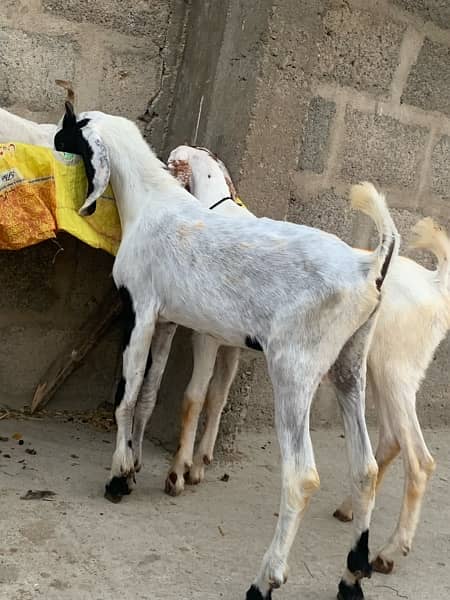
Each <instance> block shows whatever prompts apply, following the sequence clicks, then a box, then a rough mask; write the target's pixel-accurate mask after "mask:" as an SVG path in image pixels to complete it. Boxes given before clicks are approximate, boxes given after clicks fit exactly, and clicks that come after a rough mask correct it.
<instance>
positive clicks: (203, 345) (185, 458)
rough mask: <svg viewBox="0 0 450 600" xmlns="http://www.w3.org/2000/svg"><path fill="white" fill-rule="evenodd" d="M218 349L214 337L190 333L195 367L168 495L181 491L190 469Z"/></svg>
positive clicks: (183, 412) (170, 474) (172, 467)
mask: <svg viewBox="0 0 450 600" xmlns="http://www.w3.org/2000/svg"><path fill="white" fill-rule="evenodd" d="M218 349H219V343H218V341H217V340H216V339H215V338H213V337H211V336H209V335H201V334H198V333H194V334H193V336H192V350H193V358H194V368H193V372H192V377H191V380H190V382H189V384H188V386H187V388H186V391H185V393H184V398H183V406H182V420H181V434H180V443H179V446H178V450H177V453H176V454H175V456H174V459H173V462H172V466H171V467H170V469H169V474H168V475H167V478H166V485H165V490H166V492H167V493H168V494H170V495H171V496H177V495H178V494H181V492H182V491H183V490H184V475H185V473H187V472H188V471H189V469H190V468H191V467H192V455H193V453H194V443H195V434H196V432H197V425H198V419H199V416H200V413H201V410H202V408H203V404H204V402H205V397H206V392H207V390H208V385H209V382H210V380H211V376H212V374H213V370H214V364H215V362H216V356H217V351H218Z"/></svg>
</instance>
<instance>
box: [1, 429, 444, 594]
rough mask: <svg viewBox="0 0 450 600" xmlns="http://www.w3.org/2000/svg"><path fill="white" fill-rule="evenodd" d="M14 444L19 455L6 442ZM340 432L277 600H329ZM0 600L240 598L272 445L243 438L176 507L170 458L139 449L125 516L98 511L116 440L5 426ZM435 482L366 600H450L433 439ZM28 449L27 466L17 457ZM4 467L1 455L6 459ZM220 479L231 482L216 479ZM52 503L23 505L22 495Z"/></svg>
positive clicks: (339, 539) (266, 507)
mask: <svg viewBox="0 0 450 600" xmlns="http://www.w3.org/2000/svg"><path fill="white" fill-rule="evenodd" d="M14 433H20V434H22V436H23V442H24V443H23V444H22V445H19V442H18V441H16V440H14V439H13V438H12V436H13V434H14ZM340 433H341V432H340V431H338V430H331V431H317V432H314V433H313V441H314V446H315V449H316V453H317V463H318V467H319V472H320V475H321V480H322V488H321V491H320V492H319V493H318V494H317V496H316V497H315V499H314V501H313V502H312V504H311V506H310V509H309V512H308V513H307V516H306V519H305V520H304V522H303V526H302V527H301V530H300V534H299V536H298V538H297V540H296V543H295V545H294V548H293V551H292V554H291V558H290V577H289V581H288V583H287V584H286V586H284V588H283V589H282V590H280V591H278V592H277V593H274V600H275V599H277V598H280V600H281V598H283V599H285V600H288V599H289V600H293V599H296V600H298V599H300V598H301V599H302V600H313V599H315V600H318V599H320V600H332V599H333V598H335V595H336V586H337V583H338V581H339V576H340V573H341V571H342V567H343V565H344V561H345V556H346V553H347V550H348V545H349V541H350V526H349V525H345V524H342V523H339V522H337V521H336V520H334V519H333V518H332V517H331V513H332V512H333V509H334V508H335V507H336V505H337V503H338V502H339V500H340V498H341V497H342V495H343V491H344V488H345V473H346V468H345V461H344V440H343V439H342V438H341V437H340ZM0 436H6V437H8V438H9V440H8V441H0V450H1V454H0V481H1V488H0V598H2V599H5V600H6V599H8V600H31V599H35V598H36V599H42V600H64V599H73V600H116V599H117V600H118V599H119V598H120V599H124V600H140V599H145V600H175V599H177V600H191V599H192V600H212V599H216V598H223V599H226V600H240V599H243V598H244V596H245V594H244V592H245V590H246V589H247V587H248V585H249V583H250V582H251V580H252V578H253V576H254V574H255V572H256V570H257V568H258V565H259V561H260V558H261V556H262V554H263V552H264V550H265V548H266V546H267V545H268V543H269V541H270V538H271V535H272V532H273V528H274V526H275V516H274V513H275V512H276V511H277V509H278V497H279V469H278V464H277V462H278V455H277V447H276V443H275V441H274V438H273V435H272V434H266V435H254V434H252V435H248V436H243V437H242V438H241V439H240V440H239V445H240V449H241V451H242V455H241V457H240V459H239V460H238V461H236V462H234V463H233V464H219V465H217V464H216V465H215V466H213V467H211V468H210V470H209V472H208V474H207V481H206V482H205V483H204V484H203V485H201V486H198V487H195V488H192V487H191V488H187V490H186V492H185V494H184V495H183V496H181V497H179V498H175V499H174V498H170V497H168V496H166V495H164V493H163V491H162V488H163V481H164V476H165V472H166V469H167V465H168V460H169V455H168V453H167V452H166V451H164V450H163V449H162V448H161V447H156V446H154V445H152V444H151V443H150V442H147V443H146V448H145V466H144V470H143V471H142V472H141V473H140V475H139V479H138V487H137V489H136V490H135V491H134V492H133V494H132V495H131V496H129V497H127V498H125V499H124V500H123V501H122V503H121V504H117V505H113V504H110V503H109V502H107V501H106V500H104V499H103V484H104V480H105V478H106V477H107V469H108V468H109V462H110V458H111V453H112V448H113V445H112V442H113V433H104V432H99V431H96V430H94V429H92V428H91V427H90V426H88V425H82V424H76V423H64V422H58V421H52V420H48V419H47V420H42V421H30V420H25V421H22V420H19V421H15V420H10V419H8V420H3V421H0ZM426 437H427V440H428V442H429V445H430V447H431V449H432V451H433V453H434V454H435V455H436V457H437V460H438V470H437V472H436V474H435V476H434V479H433V481H432V485H431V489H430V493H429V494H428V496H427V499H426V503H425V508H424V511H423V518H422V522H421V526H420V527H419V532H418V535H417V538H416V544H415V547H414V549H413V551H412V553H411V555H410V556H409V557H408V558H406V559H401V560H400V561H399V562H398V563H397V565H396V569H395V572H394V574H392V575H390V576H384V575H379V574H375V575H374V576H373V577H372V579H371V580H370V581H365V582H364V589H365V593H366V598H367V599H368V600H375V599H376V600H391V599H395V598H409V599H414V600H437V599H444V598H449V597H450V573H449V566H450V503H449V499H448V498H449V488H448V481H449V480H450V465H449V460H448V457H449V450H450V436H449V432H448V431H428V432H427V435H426ZM31 448H33V449H35V450H36V454H35V455H30V454H28V453H26V452H25V450H26V449H31ZM7 455H9V457H8V456H7ZM224 473H228V474H229V481H228V482H223V481H220V478H221V476H223V475H224ZM401 486H402V482H401V470H400V465H399V464H397V465H396V466H395V467H394V469H393V470H392V472H391V474H390V475H389V476H388V478H387V480H386V484H385V486H384V488H383V491H382V493H381V494H380V496H379V498H378V502H377V508H376V510H375V513H374V519H373V527H372V530H371V536H372V537H371V545H372V548H375V547H376V546H377V545H378V544H380V543H381V542H382V541H383V540H384V539H385V538H386V537H387V536H388V534H389V533H390V530H391V529H392V528H393V526H394V523H395V520H396V518H397V513H398V508H399V497H400V494H401ZM29 489H33V490H51V491H53V492H55V493H56V495H55V496H54V498H53V499H51V500H47V501H45V500H29V501H26V500H21V499H20V496H22V495H23V494H24V493H25V492H26V491H27V490H29Z"/></svg>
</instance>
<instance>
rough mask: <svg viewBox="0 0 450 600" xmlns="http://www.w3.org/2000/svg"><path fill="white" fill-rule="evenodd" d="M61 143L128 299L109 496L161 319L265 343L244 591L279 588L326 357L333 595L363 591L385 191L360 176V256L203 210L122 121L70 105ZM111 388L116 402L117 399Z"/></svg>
mask: <svg viewBox="0 0 450 600" xmlns="http://www.w3.org/2000/svg"><path fill="white" fill-rule="evenodd" d="M55 147H56V149H57V150H59V151H66V152H72V153H77V154H81V155H82V156H83V159H84V162H85V167H86V173H87V176H88V195H87V199H86V202H85V203H84V204H83V206H82V208H81V209H80V214H82V215H87V214H91V213H92V212H93V211H94V210H95V202H96V200H97V198H98V197H99V196H100V194H101V193H102V192H103V191H104V189H105V188H106V186H107V184H108V180H109V178H111V183H112V186H113V189H114V194H115V198H116V202H117V207H118V211H119V214H120V219H121V224H122V232H123V238H122V243H121V245H120V248H119V251H118V254H117V258H116V261H115V264H114V269H113V276H114V280H115V282H116V284H117V286H118V287H119V288H121V289H122V293H123V296H124V298H125V299H127V301H128V305H129V314H130V319H129V328H128V338H129V339H128V344H127V345H126V347H125V349H124V353H123V379H122V382H121V385H120V386H119V398H118V400H119V403H118V405H117V408H116V411H115V415H116V420H117V428H118V431H117V444H116V450H115V452H114V456H113V463H112V472H111V479H110V481H109V483H108V484H107V490H106V493H107V495H108V496H110V497H112V498H113V499H114V498H115V497H116V496H117V495H120V494H121V493H123V491H126V490H127V487H128V486H127V479H128V478H130V477H132V476H133V473H134V470H135V465H134V459H135V457H134V454H133V447H132V445H133V444H132V435H133V432H132V427H133V417H134V412H135V406H136V402H137V399H138V395H139V391H140V388H141V385H142V382H143V379H144V376H145V372H146V365H147V367H149V368H150V369H151V365H150V362H149V361H148V356H149V351H150V347H151V344H152V337H153V334H154V330H155V325H156V323H157V320H158V319H163V320H165V321H169V322H174V323H179V324H182V325H184V326H186V327H189V328H191V329H193V330H195V331H199V332H203V333H208V334H210V335H213V336H214V337H216V338H217V339H218V340H220V342H221V343H222V344H225V345H231V346H235V347H243V348H244V347H246V340H249V338H251V339H252V340H253V341H255V342H257V343H258V344H259V345H260V346H261V347H262V349H263V352H264V354H265V356H266V359H267V364H268V369H269V374H270V377H271V380H272V383H273V388H274V396H275V410H276V425H277V431H278V438H279V442H280V448H281V456H282V493H281V505H280V512H279V517H278V523H277V527H276V531H275V535H274V538H273V541H272V544H271V546H270V548H269V549H268V551H267V552H266V554H265V556H264V559H263V562H262V565H261V570H260V572H259V575H258V576H257V578H256V580H255V582H254V584H253V585H252V586H251V588H250V589H249V590H248V592H247V599H248V600H250V599H267V598H270V597H271V594H272V589H273V588H276V587H279V586H280V585H281V584H282V583H284V581H285V579H286V575H287V559H288V554H289V550H290V548H291V545H292V543H293V541H294V538H295V534H296V531H297V529H298V526H299V524H300V520H301V517H302V516H303V514H304V511H305V509H306V507H307V504H308V501H309V499H310V497H311V495H312V494H313V492H314V491H315V490H316V489H317V488H318V486H319V477H318V474H317V470H316V467H315V461H314V454H313V449H312V444H311V438H310V433H309V412H310V406H311V401H312V398H313V395H314V392H315V389H316V388H317V385H318V383H319V381H320V380H321V378H322V377H323V375H324V374H325V373H326V372H327V371H329V370H330V368H331V366H332V365H333V364H334V365H335V366H334V368H333V376H334V378H335V381H336V385H337V387H338V395H339V401H340V404H341V407H342V411H343V415H344V422H345V428H346V439H347V446H348V453H349V463H350V472H351V480H352V492H353V517H354V518H353V527H354V536H355V537H354V543H353V546H352V550H351V551H350V553H349V555H348V560H347V568H346V569H345V574H344V576H343V578H342V580H341V582H340V584H339V596H340V598H341V599H343V600H348V599H350V598H352V599H353V598H362V597H363V593H362V589H361V586H360V579H361V578H362V577H364V576H365V575H368V574H370V570H371V568H370V564H369V556H368V533H369V524H370V516H371V512H372V509H373V502H374V495H375V483H376V477H377V471H378V469H377V464H376V461H375V458H374V456H373V454H372V449H371V445H370V440H369V437H368V434H367V429H366V424H365V418H364V390H365V371H366V369H365V364H366V353H367V348H368V343H369V340H370V335H371V331H372V329H373V325H374V323H375V319H376V311H377V308H378V306H379V304H380V288H381V285H382V282H383V280H384V277H385V275H386V272H387V268H388V265H389V262H390V259H391V257H392V256H395V255H396V253H397V248H398V243H399V238H398V234H397V231H396V228H395V225H394V223H393V222H392V219H391V217H390V215H389V212H388V210H387V208H386V205H385V202H384V198H383V197H382V196H380V195H379V194H378V193H377V192H376V190H375V189H374V188H373V186H371V185H370V184H366V185H362V186H358V187H356V188H355V189H354V194H353V200H354V204H355V205H356V206H358V207H359V208H360V209H361V210H363V211H364V212H366V213H367V214H369V215H370V216H371V217H372V218H373V219H374V221H375V222H376V225H377V228H378V230H379V233H380V244H379V246H378V248H377V249H376V251H375V252H372V253H367V254H363V253H359V252H355V251H354V250H353V249H352V248H350V247H349V246H347V245H346V244H345V243H344V242H342V241H341V240H339V239H338V238H337V237H335V236H333V235H329V234H326V233H324V232H322V231H319V230H316V229H312V228H309V227H304V226H299V225H293V224H291V223H284V222H276V221H272V220H269V219H242V220H239V221H238V220H236V219H230V218H228V217H224V216H221V215H218V214H217V213H215V212H214V211H210V210H207V209H205V208H204V207H202V206H201V204H200V203H199V202H198V201H195V200H193V197H192V196H191V195H190V194H189V193H188V192H187V191H186V190H185V189H183V187H182V186H180V185H179V183H178V182H177V181H176V180H175V179H174V178H173V177H172V176H171V175H170V173H169V172H168V171H167V170H166V169H165V168H164V167H163V165H162V164H161V163H160V161H158V159H157V158H156V156H155V155H154V153H153V152H152V151H151V149H150V148H149V147H148V146H147V144H146V143H145V141H144V140H143V138H142V136H141V135H140V133H139V130H138V129H137V127H136V126H135V125H134V124H133V123H131V122H130V121H128V120H126V119H123V118H120V117H113V116H110V115H106V114H104V113H100V112H94V111H93V112H85V113H82V114H80V115H79V119H78V120H77V118H76V116H75V114H74V112H73V106H72V105H71V103H69V102H67V103H66V113H65V116H64V119H63V121H62V125H61V128H60V129H59V131H58V132H57V134H56V136H55ZM120 396H122V397H121V398H120Z"/></svg>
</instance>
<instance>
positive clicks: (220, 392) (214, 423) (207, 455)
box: [188, 346, 241, 484]
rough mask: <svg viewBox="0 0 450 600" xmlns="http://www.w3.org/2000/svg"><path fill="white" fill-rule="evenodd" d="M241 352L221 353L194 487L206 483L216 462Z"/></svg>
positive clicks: (191, 476) (195, 466)
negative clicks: (207, 470)
mask: <svg viewBox="0 0 450 600" xmlns="http://www.w3.org/2000/svg"><path fill="white" fill-rule="evenodd" d="M240 352H241V351H240V350H239V348H233V347H231V346H222V347H221V348H220V349H219V352H218V353H217V360H216V365H215V368H214V375H213V376H212V379H211V382H210V384H209V388H208V394H207V396H206V407H205V410H206V424H205V430H204V432H203V435H202V439H201V440H200V443H199V445H198V447H197V450H196V452H195V455H194V461H193V464H192V467H191V468H190V470H189V476H188V478H189V483H191V484H197V483H200V482H201V481H203V478H204V476H205V465H209V464H211V462H212V459H213V452H214V446H215V444H216V438H217V433H218V431H219V425H220V417H221V415H222V411H223V409H224V406H225V404H226V402H227V399H228V394H229V392H230V387H231V384H232V383H233V381H234V378H235V376H236V371H237V368H238V364H239V356H240Z"/></svg>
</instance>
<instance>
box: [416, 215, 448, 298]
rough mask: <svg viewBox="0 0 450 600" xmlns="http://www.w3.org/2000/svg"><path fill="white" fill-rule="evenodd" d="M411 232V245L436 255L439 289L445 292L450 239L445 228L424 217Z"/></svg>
mask: <svg viewBox="0 0 450 600" xmlns="http://www.w3.org/2000/svg"><path fill="white" fill-rule="evenodd" d="M413 233H414V235H415V239H414V240H413V242H412V244H411V245H412V246H413V247H414V248H422V249H424V250H429V251H430V252H432V253H433V254H434V255H435V256H436V258H437V261H438V266H437V274H438V278H439V285H440V288H441V291H442V292H443V293H445V294H447V293H448V291H449V288H448V282H449V279H450V239H449V238H448V236H447V234H446V232H445V230H444V229H443V228H442V227H440V226H439V225H438V224H437V223H435V222H434V221H433V219H432V218H431V217H426V218H425V219H422V220H421V221H419V222H418V223H417V224H416V225H415V226H414V228H413Z"/></svg>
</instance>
